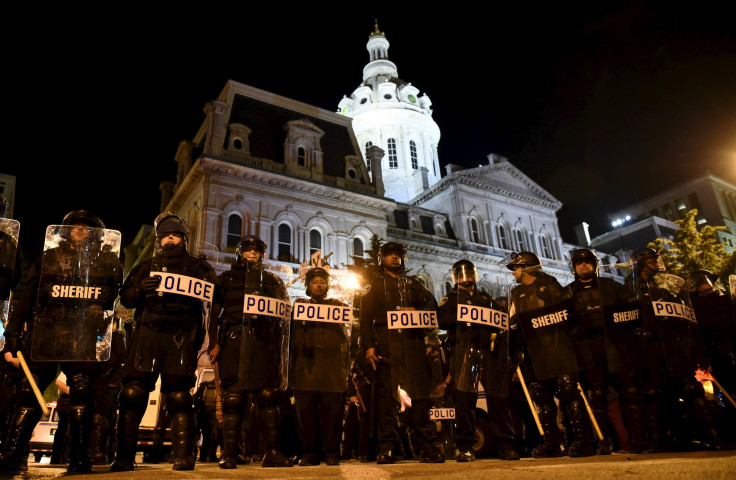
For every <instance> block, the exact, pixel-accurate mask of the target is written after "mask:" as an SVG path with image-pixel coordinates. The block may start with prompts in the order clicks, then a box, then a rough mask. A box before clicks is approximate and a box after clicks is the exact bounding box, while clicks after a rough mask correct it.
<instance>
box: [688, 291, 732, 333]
mask: <svg viewBox="0 0 736 480" xmlns="http://www.w3.org/2000/svg"><path fill="white" fill-rule="evenodd" d="M691 300H692V302H693V309H694V310H695V318H696V319H697V320H698V326H699V327H700V333H701V335H702V336H703V338H713V339H715V338H718V337H721V338H726V337H728V336H733V335H734V334H736V322H735V321H734V307H733V303H732V302H731V298H730V297H728V296H727V295H718V294H714V295H708V296H694V297H691Z"/></svg>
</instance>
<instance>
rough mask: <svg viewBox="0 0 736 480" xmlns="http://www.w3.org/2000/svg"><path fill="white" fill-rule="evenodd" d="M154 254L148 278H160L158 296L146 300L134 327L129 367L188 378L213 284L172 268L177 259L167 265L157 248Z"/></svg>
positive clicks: (200, 340) (195, 363)
mask: <svg viewBox="0 0 736 480" xmlns="http://www.w3.org/2000/svg"><path fill="white" fill-rule="evenodd" d="M154 252H155V253H154V257H153V259H152V261H151V276H155V277H159V278H161V283H160V284H159V286H158V288H157V292H158V294H157V295H156V296H153V298H151V297H150V296H149V299H147V300H146V305H145V308H144V311H143V315H141V322H140V324H139V325H138V326H137V328H136V342H135V343H136V352H135V359H134V362H133V364H134V366H135V368H136V369H138V370H141V371H147V372H160V373H168V374H173V375H184V376H187V375H192V374H193V373H194V372H195V371H196V369H197V352H198V351H199V349H200V347H201V346H202V342H203V341H204V333H205V328H206V322H207V319H208V318H209V314H210V310H211V308H212V300H213V297H214V291H215V285H214V284H213V283H211V282H208V281H206V280H203V279H201V278H198V277H196V276H192V275H193V273H192V272H189V271H188V270H186V269H185V270H181V269H179V268H181V267H175V265H179V263H178V262H179V261H180V260H176V261H175V262H176V263H169V262H170V260H169V259H168V258H167V257H164V256H162V255H160V253H161V250H160V249H158V248H157V249H155V250H154ZM171 267H174V268H171ZM173 269H176V270H177V271H178V273H173V272H172V271H171V270H173Z"/></svg>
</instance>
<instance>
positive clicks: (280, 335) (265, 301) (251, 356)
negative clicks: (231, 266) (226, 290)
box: [238, 265, 291, 390]
mask: <svg viewBox="0 0 736 480" xmlns="http://www.w3.org/2000/svg"><path fill="white" fill-rule="evenodd" d="M290 317H291V302H290V299H289V295H288V292H287V291H286V287H285V286H284V282H283V280H282V279H281V278H280V276H279V275H277V274H276V273H272V272H271V271H269V270H267V266H265V265H257V266H255V267H253V268H252V269H249V270H248V271H247V272H246V280H245V296H244V298H243V321H242V322H243V323H242V326H241V340H240V365H239V370H238V385H239V387H240V388H243V389H245V390H263V389H276V390H286V388H287V386H288V358H289V353H288V352H289V319H290Z"/></svg>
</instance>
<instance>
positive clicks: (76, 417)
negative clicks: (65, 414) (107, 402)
mask: <svg viewBox="0 0 736 480" xmlns="http://www.w3.org/2000/svg"><path fill="white" fill-rule="evenodd" d="M89 411H90V409H89V407H87V405H75V406H73V407H72V408H70V409H69V419H70V420H72V421H75V422H79V423H81V422H82V421H83V420H84V419H85V417H86V416H87V413H88V412H89Z"/></svg>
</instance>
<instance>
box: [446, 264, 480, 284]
mask: <svg viewBox="0 0 736 480" xmlns="http://www.w3.org/2000/svg"><path fill="white" fill-rule="evenodd" d="M450 275H451V277H452V283H454V284H455V285H458V284H461V283H466V282H473V283H478V270H477V269H476V268H475V265H473V264H472V263H471V262H469V261H460V262H457V263H456V264H455V265H453V266H452V272H451V273H450Z"/></svg>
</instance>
